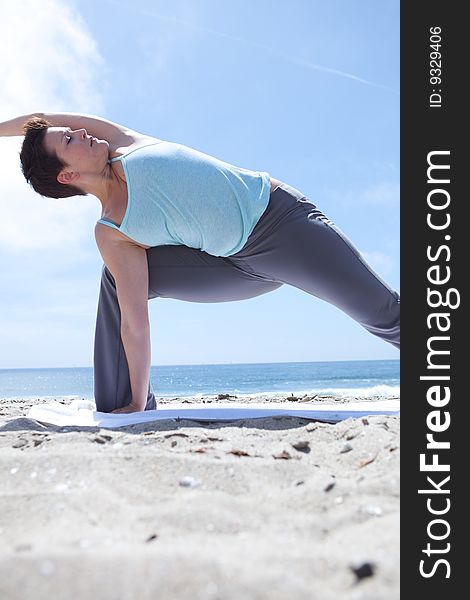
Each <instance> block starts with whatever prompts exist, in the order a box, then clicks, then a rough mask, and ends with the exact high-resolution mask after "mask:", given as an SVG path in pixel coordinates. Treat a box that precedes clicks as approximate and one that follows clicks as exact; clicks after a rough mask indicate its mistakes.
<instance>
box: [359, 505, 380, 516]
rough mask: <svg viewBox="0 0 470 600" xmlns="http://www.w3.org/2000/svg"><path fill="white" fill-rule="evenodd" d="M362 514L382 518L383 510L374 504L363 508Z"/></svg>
mask: <svg viewBox="0 0 470 600" xmlns="http://www.w3.org/2000/svg"><path fill="white" fill-rule="evenodd" d="M362 512H364V513H366V514H367V515H371V516H372V517H381V516H382V509H381V508H380V506H375V505H374V504H367V506H363V507H362Z"/></svg>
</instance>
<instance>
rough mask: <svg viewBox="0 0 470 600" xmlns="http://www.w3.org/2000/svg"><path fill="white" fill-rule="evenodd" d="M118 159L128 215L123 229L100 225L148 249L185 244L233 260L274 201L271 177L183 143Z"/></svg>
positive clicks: (161, 143)
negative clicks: (120, 164) (123, 178)
mask: <svg viewBox="0 0 470 600" xmlns="http://www.w3.org/2000/svg"><path fill="white" fill-rule="evenodd" d="M115 160H120V161H121V162H122V166H123V169H124V173H125V176H126V181H127V193H128V199H127V210H126V212H125V215H124V218H123V220H122V223H121V225H120V226H118V225H116V224H115V223H112V222H110V221H107V220H105V219H99V221H98V223H103V224H104V225H108V226H109V227H114V228H115V229H117V230H118V231H121V232H122V233H123V234H124V235H126V236H127V237H129V238H131V239H133V240H134V241H136V242H139V243H141V244H144V245H146V246H160V245H167V244H169V245H184V246H190V247H192V248H199V249H200V250H204V251H205V252H208V253H209V254H213V255H214V256H230V255H232V254H235V253H236V252H238V251H239V250H241V248H243V246H244V245H245V243H246V241H247V239H248V236H249V235H250V233H251V232H252V231H253V229H254V228H255V225H256V224H257V222H258V221H259V219H260V217H261V215H262V214H263V212H264V211H265V210H266V207H267V205H268V202H269V194H270V177H269V175H268V173H264V172H256V171H249V170H247V169H241V168H239V167H234V166H233V165H230V164H228V163H225V162H222V161H221V160H218V159H217V158H214V157H212V156H209V155H207V154H203V153H202V152H199V151H197V150H193V149H192V148H188V147H187V146H183V145H181V144H175V143H172V142H166V141H157V142H155V143H152V144H149V145H146V146H142V147H140V148H136V149H134V150H131V151H130V152H128V153H127V154H124V155H122V156H117V157H115V158H113V159H111V161H110V162H112V161H115Z"/></svg>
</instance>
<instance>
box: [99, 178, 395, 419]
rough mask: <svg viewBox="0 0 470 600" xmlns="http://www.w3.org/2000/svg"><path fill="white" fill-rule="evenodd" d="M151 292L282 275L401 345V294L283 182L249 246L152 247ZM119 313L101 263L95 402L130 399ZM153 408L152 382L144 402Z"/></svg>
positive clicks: (231, 287)
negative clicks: (220, 252)
mask: <svg viewBox="0 0 470 600" xmlns="http://www.w3.org/2000/svg"><path fill="white" fill-rule="evenodd" d="M147 259H148V266H149V299H151V298H157V297H160V298H176V299H179V300H186V301H189V302H228V301H231V300H243V299H246V298H253V297H255V296H259V295H261V294H265V293H266V292H270V291H272V290H275V289H277V288H278V287H280V286H281V285H282V284H283V283H287V284H289V285H293V286H294V287H297V288H300V289H301V290H305V291H306V292H308V293H309V294H311V295H312V296H316V297H317V298H321V299H322V300H325V301H327V302H329V303H331V304H334V305H335V306H337V307H338V308H340V309H341V310H343V311H344V312H345V313H346V314H348V315H349V316H350V317H352V318H353V319H354V320H355V321H357V322H358V323H360V324H361V325H362V326H363V327H365V329H367V331H370V333H372V334H373V335H376V336H378V337H380V338H382V339H383V340H385V341H387V342H390V343H391V344H393V345H394V346H396V347H397V348H399V347H400V298H399V295H398V294H397V293H396V292H394V291H393V290H391V289H390V288H389V287H388V286H387V285H386V283H384V281H382V279H380V277H379V276H378V275H377V274H376V273H375V272H374V271H373V270H372V269H371V268H370V267H369V266H368V265H367V263H366V262H365V261H364V259H363V258H362V256H361V255H360V254H359V252H358V251H357V250H356V248H355V247H354V246H353V244H352V243H351V241H350V240H349V239H348V238H347V237H346V236H345V235H344V233H342V231H341V230H340V229H339V228H338V227H337V226H336V225H334V224H333V223H332V222H331V221H330V220H329V219H328V218H327V217H325V215H324V214H323V213H322V212H321V211H320V210H319V209H318V208H317V207H316V206H315V205H314V204H312V203H311V202H310V201H309V200H308V199H307V198H306V197H305V196H304V195H303V194H302V193H301V192H299V191H298V190H296V189H294V188H292V187H290V186H288V185H286V184H284V183H283V184H281V186H279V187H278V188H276V189H275V190H274V191H273V192H272V193H271V197H270V201H269V205H268V207H267V209H266V211H265V213H264V214H263V216H262V217H261V219H260V221H259V222H258V224H257V225H256V227H255V229H254V230H253V232H252V234H251V235H250V237H249V238H248V240H247V243H246V244H245V246H244V247H243V248H242V249H241V250H240V251H239V252H237V253H236V254H233V255H232V256H229V257H227V258H222V257H216V256H212V255H210V254H207V253H205V252H202V251H201V250H196V249H194V248H188V247H186V246H157V247H155V248H150V249H149V250H147ZM120 328H121V314H120V310H119V304H118V300H117V294H116V286H115V283H114V279H113V276H112V275H111V273H110V272H109V270H108V269H107V268H106V267H103V273H102V279H101V290H100V297H99V304H98V315H97V321H96V332H95V351H94V386H95V401H96V406H97V410H99V411H103V412H110V411H112V410H114V409H115V408H119V407H121V406H125V405H126V404H129V402H130V401H131V388H130V380H129V370H128V365H127V360H126V356H125V352H124V347H123V345H122V341H121V336H120ZM154 408H156V404H155V397H154V394H153V392H152V390H151V387H149V394H148V400H147V407H146V410H150V409H154Z"/></svg>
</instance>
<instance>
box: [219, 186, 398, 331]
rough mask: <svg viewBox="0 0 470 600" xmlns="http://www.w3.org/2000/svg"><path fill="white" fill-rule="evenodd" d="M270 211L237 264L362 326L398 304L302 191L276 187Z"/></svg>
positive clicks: (351, 244) (395, 295)
mask: <svg viewBox="0 0 470 600" xmlns="http://www.w3.org/2000/svg"><path fill="white" fill-rule="evenodd" d="M268 209H269V210H268V211H267V212H266V213H265V215H263V217H262V219H261V221H260V222H259V223H258V225H257V227H256V228H255V230H254V231H253V233H252V236H250V238H249V239H248V241H247V244H246V245H245V247H244V248H243V249H242V250H241V251H240V252H238V253H237V254H235V255H233V256H231V257H230V259H231V260H232V261H233V262H234V264H236V265H238V266H240V267H241V268H244V269H245V270H246V271H247V272H252V273H256V274H257V275H259V276H263V277H266V278H269V277H271V278H273V279H275V280H276V281H279V282H282V283H288V284H290V285H293V286H295V287H297V288H300V289H302V290H304V291H306V292H308V293H310V294H312V295H314V296H316V297H318V298H321V299H322V300H325V301H327V302H329V303H331V304H334V305H335V306H337V307H338V308H340V309H342V310H343V311H344V312H346V313H347V314H349V315H350V316H352V317H353V318H355V319H356V320H358V321H361V322H367V321H368V320H369V318H370V315H371V314H372V313H376V311H383V310H385V309H387V307H390V306H391V305H394V304H396V303H397V302H398V294H397V293H396V292H394V291H393V290H391V289H390V288H389V287H388V286H387V284H386V283H385V282H384V281H383V280H382V279H381V278H380V277H379V276H378V275H377V274H376V273H375V272H374V271H373V270H372V269H371V267H370V266H369V265H368V264H367V263H366V261H365V260H364V258H363V257H362V256H361V254H360V253H359V251H358V250H357V248H356V247H355V246H354V244H353V243H352V242H351V240H349V238H348V237H347V236H346V235H345V234H344V233H343V232H342V231H341V230H340V229H339V228H338V227H337V226H336V225H334V224H333V223H332V221H331V220H330V219H328V218H327V217H326V216H325V215H324V214H323V213H322V211H321V210H319V208H318V207H317V206H316V205H315V204H313V203H312V202H310V201H309V200H308V198H306V197H305V196H303V195H302V194H301V193H300V192H299V191H298V190H295V189H294V188H291V187H290V186H287V185H285V184H284V185H283V186H281V187H280V188H277V189H276V190H275V191H274V192H273V194H272V195H271V200H270V205H269V207H268Z"/></svg>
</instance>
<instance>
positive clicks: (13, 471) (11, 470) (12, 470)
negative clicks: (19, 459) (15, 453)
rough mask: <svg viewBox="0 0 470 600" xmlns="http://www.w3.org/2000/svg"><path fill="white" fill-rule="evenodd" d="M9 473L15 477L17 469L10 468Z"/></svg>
mask: <svg viewBox="0 0 470 600" xmlns="http://www.w3.org/2000/svg"><path fill="white" fill-rule="evenodd" d="M10 473H11V474H12V475H15V473H18V467H12V468H11V469H10Z"/></svg>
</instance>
